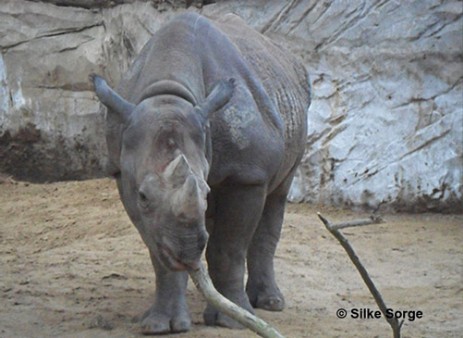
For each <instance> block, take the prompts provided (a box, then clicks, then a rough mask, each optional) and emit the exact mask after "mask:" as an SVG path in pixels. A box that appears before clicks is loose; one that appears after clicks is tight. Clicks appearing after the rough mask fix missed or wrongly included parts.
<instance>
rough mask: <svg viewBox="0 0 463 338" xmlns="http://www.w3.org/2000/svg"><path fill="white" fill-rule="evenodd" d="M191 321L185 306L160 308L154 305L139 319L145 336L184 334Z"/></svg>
mask: <svg viewBox="0 0 463 338" xmlns="http://www.w3.org/2000/svg"><path fill="white" fill-rule="evenodd" d="M190 327H191V319H190V315H189V314H188V309H187V307H186V304H177V306H171V307H169V308H167V309H166V308H161V307H160V306H157V305H156V304H154V305H153V306H152V307H151V308H149V309H148V311H146V312H145V314H144V315H143V316H142V318H141V329H142V333H143V334H145V335H155V334H163V333H164V334H165V333H175V332H186V331H188V330H189V329H190Z"/></svg>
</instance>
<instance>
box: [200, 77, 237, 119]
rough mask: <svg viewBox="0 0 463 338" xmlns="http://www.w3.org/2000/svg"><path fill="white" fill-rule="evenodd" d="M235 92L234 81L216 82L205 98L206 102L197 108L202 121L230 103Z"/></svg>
mask: <svg viewBox="0 0 463 338" xmlns="http://www.w3.org/2000/svg"><path fill="white" fill-rule="evenodd" d="M234 90H235V79H234V78H230V79H228V80H220V81H218V82H217V83H216V84H215V85H214V87H213V89H212V91H211V92H210V94H209V95H208V96H207V97H206V100H205V101H204V102H203V103H201V104H200V105H199V107H197V108H198V109H199V110H200V114H201V115H202V116H203V118H204V119H207V118H208V117H209V115H210V114H212V113H214V112H215V111H217V110H219V109H220V108H222V107H223V106H224V105H226V104H227V103H228V101H230V99H231V98H232V96H233V91H234Z"/></svg>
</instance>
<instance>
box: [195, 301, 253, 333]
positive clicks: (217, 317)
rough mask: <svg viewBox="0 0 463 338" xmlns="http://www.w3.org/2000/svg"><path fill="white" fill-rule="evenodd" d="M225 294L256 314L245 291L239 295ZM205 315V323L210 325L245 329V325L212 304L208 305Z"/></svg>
mask: <svg viewBox="0 0 463 338" xmlns="http://www.w3.org/2000/svg"><path fill="white" fill-rule="evenodd" d="M224 296H225V297H227V298H228V299H230V300H231V301H232V302H234V303H235V304H237V305H239V306H240V307H242V308H243V309H245V310H248V311H249V312H251V313H252V314H254V310H253V309H252V306H251V304H250V303H249V300H248V297H247V296H246V294H244V292H243V293H242V294H237V295H230V294H224ZM203 317H204V322H205V324H206V325H209V326H222V327H227V328H230V329H244V326H243V325H241V324H240V323H238V322H237V321H235V320H233V319H231V318H230V317H228V316H227V315H224V314H223V313H221V312H219V311H217V310H216V309H215V308H214V307H212V306H211V305H208V306H207V307H206V310H204V314H203Z"/></svg>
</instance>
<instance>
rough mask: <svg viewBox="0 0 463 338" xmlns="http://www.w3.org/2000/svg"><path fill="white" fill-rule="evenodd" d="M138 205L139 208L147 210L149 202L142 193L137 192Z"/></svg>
mask: <svg viewBox="0 0 463 338" xmlns="http://www.w3.org/2000/svg"><path fill="white" fill-rule="evenodd" d="M138 204H139V205H140V207H141V208H143V209H147V208H148V207H149V204H150V201H149V198H148V196H146V194H145V193H144V192H143V191H139V192H138Z"/></svg>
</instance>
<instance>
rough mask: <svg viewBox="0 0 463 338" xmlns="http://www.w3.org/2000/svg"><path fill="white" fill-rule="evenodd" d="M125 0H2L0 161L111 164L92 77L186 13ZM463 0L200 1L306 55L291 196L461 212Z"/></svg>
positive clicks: (24, 169) (45, 167)
mask: <svg viewBox="0 0 463 338" xmlns="http://www.w3.org/2000/svg"><path fill="white" fill-rule="evenodd" d="M51 2H55V3H60V1H51ZM64 2H66V1H61V3H64ZM68 2H72V1H68ZM120 2H123V1H116V3H120ZM126 2H127V3H126V4H123V5H117V6H114V7H108V8H105V7H102V8H100V9H95V8H93V9H88V8H87V7H91V6H87V5H85V6H84V5H83V4H86V3H92V2H88V1H87V2H86V1H84V0H82V1H77V2H75V4H78V5H81V6H83V7H80V8H79V7H60V6H56V5H53V4H49V3H44V2H37V3H34V2H27V1H21V0H19V1H2V5H1V6H0V48H1V49H0V50H1V52H0V157H1V161H0V162H1V163H0V170H7V171H9V172H10V173H12V171H14V173H15V174H16V175H17V176H18V177H22V178H25V177H29V178H30V179H63V178H77V177H80V178H82V177H94V176H97V175H100V174H101V173H102V168H103V167H104V164H105V162H106V149H105V144H104V137H103V136H104V132H103V119H102V116H101V114H99V110H98V103H97V101H96V100H95V97H94V95H93V93H92V92H91V88H90V86H89V82H88V80H87V76H88V74H89V73H91V72H98V73H101V74H103V75H105V76H106V77H107V78H108V79H109V81H110V82H111V83H112V84H116V83H117V82H118V81H119V78H120V76H121V74H122V73H123V72H124V71H125V70H126V69H127V67H128V65H129V64H130V62H131V60H132V59H133V58H134V57H135V55H136V54H137V53H138V52H139V51H140V49H141V48H142V46H143V45H144V43H145V42H146V41H147V40H148V38H149V37H150V35H151V34H152V33H153V32H155V31H156V30H157V29H158V28H159V27H160V26H161V25H162V24H163V23H164V22H165V21H166V20H168V19H169V18H170V17H172V16H173V15H174V14H176V13H178V12H179V11H180V9H178V8H177V9H175V10H174V9H172V8H171V7H170V6H168V5H166V4H165V3H164V4H163V6H164V7H162V6H161V7H160V6H159V3H160V2H159V1H158V2H156V1H148V2H133V1H126ZM107 3H109V1H99V2H98V5H102V6H104V5H105V4H107ZM175 3H176V4H177V3H181V2H180V1H177V2H175ZM84 7H85V8H84ZM193 10H196V11H198V9H193ZM462 10H463V4H462V2H461V1H430V0H421V1H400V2H398V1H385V0H383V1H369V0H365V1H341V0H338V1H316V0H310V1H304V0H300V1H288V2H286V1H263V0H259V1H257V0H256V1H218V3H217V4H214V5H210V6H205V7H204V8H203V9H202V10H200V11H202V12H203V13H204V14H206V15H212V16H213V15H217V14H220V13H226V12H230V11H233V12H235V13H237V14H238V15H240V16H242V17H243V18H244V19H245V20H246V21H247V22H248V23H249V24H250V25H252V26H254V27H255V28H256V29H258V30H259V31H261V32H263V33H264V34H266V35H268V36H270V37H272V38H273V39H274V40H276V41H277V42H278V43H280V44H282V45H283V46H284V47H286V48H288V49H289V50H291V51H292V52H293V53H295V54H298V55H300V56H301V57H302V59H303V60H304V62H305V63H306V65H307V69H308V70H309V73H310V74H311V79H312V86H313V102H312V106H311V108H310V111H309V120H308V127H309V134H308V138H307V152H306V155H305V157H304V159H303V163H302V165H301V167H300V170H299V172H298V176H297V178H296V180H295V182H294V184H293V187H292V189H291V193H290V200H292V201H294V202H302V201H307V202H313V203H322V204H328V205H335V206H348V207H366V208H372V209H377V208H388V207H389V208H393V209H396V210H414V211H421V210H436V211H437V210H443V211H462V210H463V198H462V195H463V172H462V171H463V37H462V34H463V33H462V32H463V18H462V17H463V14H462ZM18 149H20V150H18ZM18 164H22V165H21V166H19V165H18Z"/></svg>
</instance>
